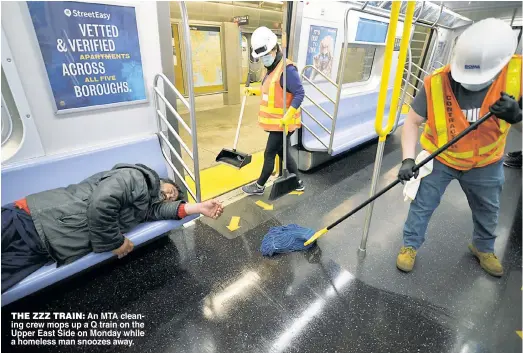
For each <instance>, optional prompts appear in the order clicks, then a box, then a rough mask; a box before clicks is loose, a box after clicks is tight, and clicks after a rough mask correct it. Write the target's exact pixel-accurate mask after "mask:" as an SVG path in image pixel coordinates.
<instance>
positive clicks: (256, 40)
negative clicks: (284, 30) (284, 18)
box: [251, 27, 278, 59]
mask: <svg viewBox="0 0 523 353" xmlns="http://www.w3.org/2000/svg"><path fill="white" fill-rule="evenodd" d="M277 41H278V38H276V34H274V32H273V31H271V30H270V29H268V28H267V27H259V28H256V30H255V31H254V32H253V33H252V37H251V46H252V57H253V58H255V59H256V58H259V57H261V56H264V55H266V54H268V53H269V52H270V51H271V50H272V49H273V48H274V47H275V46H276V43H277Z"/></svg>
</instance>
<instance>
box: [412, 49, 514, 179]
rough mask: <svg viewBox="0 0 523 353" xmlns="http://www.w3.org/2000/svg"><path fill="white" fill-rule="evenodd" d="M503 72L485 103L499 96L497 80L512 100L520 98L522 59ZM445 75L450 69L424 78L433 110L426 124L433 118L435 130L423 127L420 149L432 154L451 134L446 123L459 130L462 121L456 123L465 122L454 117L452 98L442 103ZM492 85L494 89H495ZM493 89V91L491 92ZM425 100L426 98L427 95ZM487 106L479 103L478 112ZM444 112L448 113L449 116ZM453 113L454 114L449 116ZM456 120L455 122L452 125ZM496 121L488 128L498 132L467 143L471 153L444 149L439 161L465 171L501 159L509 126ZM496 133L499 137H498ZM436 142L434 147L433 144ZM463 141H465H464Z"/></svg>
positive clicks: (509, 65) (449, 126)
mask: <svg viewBox="0 0 523 353" xmlns="http://www.w3.org/2000/svg"><path fill="white" fill-rule="evenodd" d="M503 72H504V76H503V74H502V75H500V76H499V77H498V79H497V80H496V81H495V82H494V83H493V84H492V86H491V88H492V92H491V90H489V92H488V93H487V97H485V102H489V101H492V100H493V99H494V98H493V96H492V95H493V94H499V90H501V87H499V85H501V84H502V82H500V81H498V80H503V79H504V80H505V82H504V83H505V85H504V87H503V88H504V89H503V91H505V92H506V93H507V94H510V95H511V96H513V97H515V98H516V100H518V99H519V97H520V95H521V56H516V55H515V56H513V57H512V59H511V60H510V62H509V64H508V65H507V66H506V67H505V68H504V71H502V73H503ZM448 73H449V67H448V66H446V67H444V68H441V69H438V70H436V71H435V72H434V73H433V74H432V75H431V76H430V77H428V78H427V80H425V84H426V85H427V84H430V87H429V89H430V99H431V103H432V111H431V112H429V114H428V115H429V121H430V118H432V121H430V123H432V124H433V127H434V129H435V131H432V129H431V127H430V126H429V125H430V124H429V121H427V124H426V125H425V130H424V132H423V134H422V136H421V139H420V143H421V145H422V147H423V148H424V149H425V150H427V151H429V152H434V151H435V150H437V149H438V148H439V147H442V146H443V145H445V144H446V143H448V142H449V136H448V132H449V131H452V129H453V128H454V127H453V125H448V124H454V125H456V126H457V127H458V128H459V126H460V125H461V126H463V122H462V121H457V120H459V119H464V116H463V114H461V116H459V117H458V116H456V115H455V113H456V109H457V108H459V107H456V103H455V101H454V99H449V97H447V101H446V100H445V89H447V90H448V89H450V88H449V87H450V86H449V85H448V83H447V82H446V81H444V78H445V80H448V78H446V77H445V76H444V75H448ZM493 86H495V87H497V88H496V89H494V87H493ZM494 90H495V91H496V92H494ZM448 94H449V93H448V92H447V95H448ZM427 98H429V97H428V96H427ZM450 98H453V97H450ZM487 99H488V100H487ZM450 102H453V103H450ZM446 105H447V106H446ZM428 106H430V105H428ZM486 107H488V106H483V104H482V108H481V110H483V112H485V108H486ZM446 110H449V115H448V116H447V111H446ZM458 110H459V112H461V109H458ZM452 113H453V114H454V115H450V114H452ZM483 114H484V113H483ZM448 118H449V119H451V120H450V122H448V121H447V119H448ZM455 120H456V122H454V121H455ZM495 121H497V123H496V122H494V120H492V121H491V122H490V123H489V124H490V125H488V127H487V129H492V128H493V127H494V126H496V131H497V132H495V133H494V134H493V133H492V130H487V131H489V132H490V133H487V134H486V135H488V136H487V137H484V138H483V137H482V136H479V138H477V140H474V143H471V142H470V140H469V142H468V144H469V145H470V146H471V148H472V149H471V150H468V151H467V150H465V151H463V150H461V151H459V152H453V151H449V150H447V151H445V152H442V153H441V154H440V155H439V156H438V158H439V159H441V160H442V162H443V163H444V164H447V165H449V166H451V167H456V168H457V169H460V170H468V169H470V168H473V167H478V166H484V165H488V164H490V163H494V162H496V161H497V160H498V159H500V158H501V156H502V153H503V149H504V146H505V142H506V136H507V134H508V130H509V128H510V125H509V124H508V123H506V122H505V121H504V120H502V119H495ZM486 124H487V122H485V123H484V125H485V126H486ZM498 126H499V128H498ZM481 128H483V129H485V127H484V126H482V127H480V129H481ZM449 129H450V130H449ZM454 129H455V128H454ZM434 132H435V133H436V135H434ZM496 134H497V135H498V136H497V137H496ZM493 138H495V139H496V140H495V141H494V142H492V143H489V144H488V145H486V146H482V145H481V141H482V140H483V143H485V141H488V140H490V141H489V142H491V141H492V139H493ZM436 141H437V144H436V143H435V142H436ZM462 141H465V139H464V140H462ZM478 141H479V145H478ZM460 142H461V141H460ZM458 144H459V143H458ZM464 144H465V145H467V142H464V143H463V142H462V143H461V144H460V146H461V147H462V148H463V147H464V146H463V145H464ZM482 157H483V158H482Z"/></svg>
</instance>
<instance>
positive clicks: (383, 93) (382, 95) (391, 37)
mask: <svg viewBox="0 0 523 353" xmlns="http://www.w3.org/2000/svg"><path fill="white" fill-rule="evenodd" d="M400 7H401V2H400V1H393V2H392V9H391V13H390V22H389V30H388V33H387V43H386V45H385V59H384V62H383V71H382V72H381V83H380V92H379V95H378V105H377V107H376V120H375V122H374V129H375V130H376V133H377V134H378V136H379V137H380V140H381V137H382V136H387V134H384V131H383V115H384V114H385V103H386V101H387V89H388V86H389V76H390V67H391V64H392V54H393V53H394V42H395V40H396V27H397V26H398V18H399V14H400Z"/></svg>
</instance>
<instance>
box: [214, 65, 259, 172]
mask: <svg viewBox="0 0 523 353" xmlns="http://www.w3.org/2000/svg"><path fill="white" fill-rule="evenodd" d="M250 78H251V74H250V73H249V74H248V75H247V82H246V83H245V87H249V84H250V82H251V80H250ZM246 98H247V96H245V95H244V96H243V100H242V107H241V110H240V118H239V119H238V127H237V128H236V137H235V138H234V147H233V148H232V150H231V149H228V148H224V149H222V150H221V152H220V153H218V156H217V157H216V162H219V163H225V164H228V165H231V166H233V167H236V168H238V169H240V168H242V167H245V166H246V165H247V164H249V163H251V160H252V156H251V155H250V154H247V153H243V152H239V151H237V150H236V146H237V145H238V138H239V137H240V127H241V125H242V119H243V110H244V108H245V99H246Z"/></svg>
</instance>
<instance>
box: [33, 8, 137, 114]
mask: <svg viewBox="0 0 523 353" xmlns="http://www.w3.org/2000/svg"><path fill="white" fill-rule="evenodd" d="M27 6H28V7H29V12H30V14H31V19H32V21H33V25H34V28H35V32H36V37H37V39H38V44H39V45H40V51H41V52H42V57H43V61H44V64H45V68H46V71H47V76H48V78H49V83H50V86H51V91H52V93H53V97H54V102H55V106H56V111H57V113H64V112H71V111H77V110H83V109H93V108H104V107H111V106H115V105H123V104H131V103H140V102H145V101H146V100H147V96H146V90H145V83H144V78H143V69H142V59H141V54H140V43H139V40H138V29H137V26H136V12H135V8H134V7H133V6H117V5H104V4H93V3H83V2H70V1H56V2H55V1H49V2H47V1H41V2H40V1H38V2H32V1H31V2H27Z"/></svg>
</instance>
